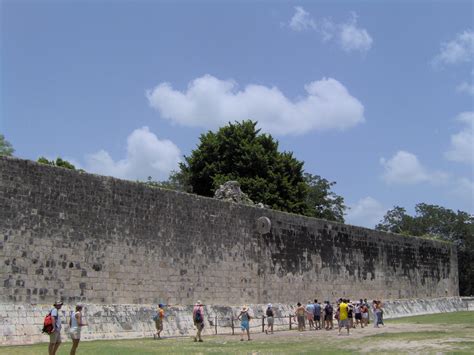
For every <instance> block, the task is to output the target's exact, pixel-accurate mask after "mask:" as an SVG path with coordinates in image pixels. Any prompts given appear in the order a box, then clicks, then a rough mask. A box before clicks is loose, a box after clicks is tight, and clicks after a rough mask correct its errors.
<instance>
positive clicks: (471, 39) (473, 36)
mask: <svg viewBox="0 0 474 355" xmlns="http://www.w3.org/2000/svg"><path fill="white" fill-rule="evenodd" d="M473 59H474V31H472V30H466V31H464V32H462V33H458V34H457V36H456V38H455V39H453V40H452V41H449V42H445V43H442V44H441V51H440V53H439V54H438V55H437V56H436V57H435V58H434V60H433V64H434V65H436V66H440V65H443V64H448V65H449V64H459V63H467V62H471V61H472V60H473Z"/></svg>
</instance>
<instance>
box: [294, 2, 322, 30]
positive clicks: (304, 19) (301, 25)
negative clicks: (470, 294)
mask: <svg viewBox="0 0 474 355" xmlns="http://www.w3.org/2000/svg"><path fill="white" fill-rule="evenodd" d="M289 26H290V28H291V29H292V30H294V31H304V30H310V29H312V30H314V29H316V23H315V22H314V20H313V18H312V17H311V15H310V14H309V13H308V12H306V11H305V9H303V8H302V7H301V6H296V7H295V14H294V15H293V17H292V18H291V20H290V23H289Z"/></svg>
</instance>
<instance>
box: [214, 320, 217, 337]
mask: <svg viewBox="0 0 474 355" xmlns="http://www.w3.org/2000/svg"><path fill="white" fill-rule="evenodd" d="M214 328H215V330H216V335H217V316H216V317H215V318H214Z"/></svg>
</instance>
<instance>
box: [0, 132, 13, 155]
mask: <svg viewBox="0 0 474 355" xmlns="http://www.w3.org/2000/svg"><path fill="white" fill-rule="evenodd" d="M14 152H15V149H13V146H12V145H11V143H10V142H9V141H7V140H6V139H5V136H4V135H3V134H0V156H2V155H6V156H12V155H13V153H14Z"/></svg>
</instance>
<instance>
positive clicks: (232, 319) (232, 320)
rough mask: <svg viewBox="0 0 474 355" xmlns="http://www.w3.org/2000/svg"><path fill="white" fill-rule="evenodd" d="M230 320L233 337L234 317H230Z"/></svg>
mask: <svg viewBox="0 0 474 355" xmlns="http://www.w3.org/2000/svg"><path fill="white" fill-rule="evenodd" d="M230 320H231V322H232V324H231V327H232V335H234V315H232V317H231V319H230Z"/></svg>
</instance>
